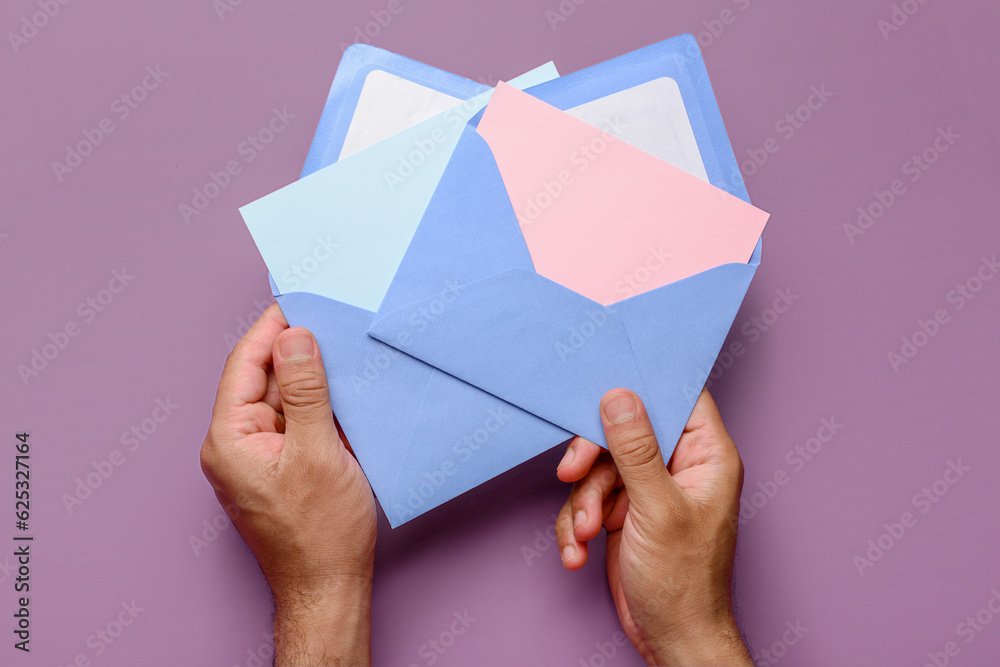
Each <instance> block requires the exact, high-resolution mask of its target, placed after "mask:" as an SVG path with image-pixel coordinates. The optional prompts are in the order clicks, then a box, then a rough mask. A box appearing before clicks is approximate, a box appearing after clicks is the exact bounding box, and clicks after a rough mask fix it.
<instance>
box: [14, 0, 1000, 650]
mask: <svg viewBox="0 0 1000 667" xmlns="http://www.w3.org/2000/svg"><path fill="white" fill-rule="evenodd" d="M390 8H392V10H393V11H395V13H393V11H390ZM46 11H47V12H48V13H46ZM0 25H2V26H3V28H4V33H5V35H6V37H5V44H4V45H3V46H2V47H0V50H2V51H3V53H2V55H0V83H2V87H3V99H4V102H3V105H2V107H0V114H2V118H3V121H4V122H3V129H4V139H3V151H2V170H3V171H2V174H0V176H2V183H3V186H2V190H0V192H2V195H0V196H2V206H0V211H2V215H0V276H2V280H0V284H2V285H3V287H2V290H3V297H4V298H3V303H4V317H5V322H4V324H3V329H2V330H3V346H2V348H0V368H2V369H3V372H2V373H0V391H2V394H0V395H2V398H3V401H2V404H3V409H2V411H0V415H2V419H0V429H3V431H2V432H0V437H2V438H3V439H4V440H3V442H6V443H8V444H5V445H4V449H3V450H0V457H6V461H7V462H6V463H0V467H2V468H3V469H4V470H6V471H7V472H6V473H5V475H6V476H7V479H5V480H3V481H2V482H0V491H2V490H4V489H8V490H9V491H3V493H2V495H0V497H2V498H6V500H2V501H0V516H6V517H7V521H6V522H3V523H0V543H3V544H7V545H8V546H4V547H2V548H0V554H4V555H0V617H2V618H3V619H6V620H4V621H0V632H2V634H0V636H3V637H5V638H6V639H5V640H4V641H3V643H2V645H0V663H2V664H5V665H6V664H26V665H69V664H72V663H73V662H74V660H77V659H78V656H79V655H81V654H82V655H83V656H85V658H86V660H89V661H90V663H91V664H93V665H115V666H121V665H144V666H153V667H158V666H160V665H164V666H167V665H212V666H220V665H221V666H225V667H230V666H247V667H250V666H252V665H256V664H260V663H262V662H263V663H266V662H267V660H268V659H269V658H268V655H267V654H268V653H269V652H270V646H269V644H268V643H267V642H268V641H269V639H267V640H266V639H265V637H267V638H269V636H270V635H269V628H270V625H269V623H270V612H271V608H270V600H269V595H268V591H267V588H266V586H265V584H264V581H263V579H262V578H261V576H260V574H259V572H258V570H257V567H256V564H255V562H254V560H253V557H252V555H251V554H250V553H249V551H248V550H247V549H246V547H245V546H244V544H243V542H242V540H241V539H240V537H239V535H238V534H237V533H236V531H235V530H234V529H233V528H232V526H231V525H230V524H229V523H228V520H225V519H224V516H223V513H222V510H221V509H220V508H219V507H218V505H217V502H216V500H215V497H214V495H213V494H212V492H211V489H210V488H209V486H208V484H207V483H206V482H205V480H204V479H203V477H202V474H201V471H200V469H199V465H198V450H199V448H200V445H201V442H202V439H203V437H204V434H205V429H206V427H207V424H208V421H209V418H210V414H211V406H212V401H213V398H214V394H215V387H216V384H217V381H218V378H219V374H220V371H221V368H222V364H223V362H224V360H225V357H226V354H227V353H228V351H229V350H230V348H231V344H232V342H233V341H234V340H235V338H236V337H238V335H239V334H240V333H241V332H242V331H243V330H244V329H245V323H246V322H248V321H252V320H253V319H254V318H255V317H256V315H257V314H258V313H259V311H260V309H261V308H262V307H265V306H266V304H267V303H268V302H269V301H270V300H271V297H270V290H269V289H268V283H267V277H266V270H265V267H264V265H263V263H262V262H261V260H260V258H259V256H258V254H257V252H256V249H255V248H254V245H253V242H252V241H251V239H250V235H249V234H248V233H247V232H246V230H245V228H244V226H243V223H242V221H241V219H240V216H239V213H238V212H237V207H238V206H239V205H242V204H244V203H246V202H249V201H251V200H253V199H256V198H257V197H259V196H261V195H263V194H266V193H268V192H270V191H272V190H274V189H276V188H278V187H280V186H282V185H285V184H287V183H288V182H290V181H292V180H294V179H295V178H296V177H297V174H298V172H299V170H300V168H301V166H302V163H303V161H304V159H305V156H306V152H307V150H308V147H309V142H310V140H311V138H312V135H313V131H314V130H315V127H316V123H317V121H318V119H319V114H320V112H321V110H322V106H323V102H324V100H325V96H326V93H327V90H328V87H329V84H330V81H331V79H332V77H333V73H334V71H335V69H336V66H337V63H338V61H339V59H340V55H341V53H342V50H343V48H344V46H346V44H347V43H350V42H352V41H355V40H356V39H358V36H359V35H362V36H365V39H366V40H370V41H372V42H373V43H375V44H376V45H378V46H382V47H384V48H388V49H390V50H393V51H396V52H399V53H402V54H405V55H407V56H409V57H412V58H416V59H418V60H422V61H424V62H428V63H430V64H432V65H435V66H438V67H441V68H444V69H448V70H451V71H453V72H455V73H457V74H461V75H463V76H466V77H469V78H473V79H478V80H482V81H484V82H486V83H490V84H492V83H495V81H496V80H498V79H505V78H509V77H511V76H514V75H516V74H517V73H520V72H522V71H526V70H528V69H530V68H532V67H534V66H536V65H538V64H539V63H542V62H545V61H547V60H549V59H553V60H555V61H556V64H557V65H558V66H559V68H560V70H561V71H563V72H571V71H574V70H576V69H579V68H581V67H585V66H587V65H591V64H594V63H596V62H599V61H602V60H606V59H608V58H611V57H614V56H616V55H619V54H622V53H625V52H627V51H631V50H634V49H636V48H639V47H641V46H644V45H646V44H649V43H652V42H655V41H659V40H661V39H664V38H666V37H670V36H672V35H675V34H679V33H682V32H693V33H695V34H696V36H698V38H699V41H700V42H701V44H702V46H703V50H704V54H705V59H706V62H707V64H708V69H709V72H710V74H711V76H712V81H713V85H714V87H715V91H716V95H717V97H718V99H719V104H720V106H721V108H722V111H723V115H724V117H725V119H726V123H727V127H728V129H729V132H730V135H731V138H732V141H733V146H734V149H735V151H736V153H737V155H738V158H739V160H740V162H741V165H742V169H743V172H744V175H745V178H746V181H747V185H748V187H749V190H750V193H751V196H752V197H753V200H754V203H755V204H756V205H758V206H760V207H761V208H763V209H765V210H767V211H769V212H771V213H772V218H771V222H770V223H769V225H768V229H767V231H766V233H765V237H766V239H765V247H764V256H763V261H762V264H761V268H760V270H759V272H758V274H757V277H756V280H755V282H754V284H753V286H752V287H751V289H750V293H749V295H748V297H747V300H746V302H745V303H744V306H743V309H742V311H741V312H740V315H739V316H738V317H737V318H736V324H735V325H734V328H733V331H732V333H731V335H730V339H729V343H727V346H726V348H727V349H730V346H732V345H734V344H736V343H740V344H741V345H739V346H736V348H735V349H736V351H738V352H741V354H739V355H738V356H736V355H728V354H726V353H724V354H723V355H722V357H721V358H720V362H719V365H718V366H717V368H716V370H715V372H714V373H713V379H712V380H711V383H712V384H711V389H712V391H713V393H714V395H715V396H716V399H717V401H718V402H719V405H720V407H721V409H722V412H723V416H724V417H725V419H726V423H727V425H728V427H729V429H730V431H731V432H732V434H733V436H734V438H735V440H736V442H737V444H738V445H739V447H740V451H741V453H742V455H743V459H744V462H745V465H746V484H745V488H744V495H743V498H744V500H745V502H746V503H747V504H746V507H747V509H746V511H745V513H744V518H746V519H747V520H746V523H745V525H744V526H743V527H742V528H741V534H740V546H739V553H738V558H737V566H736V589H737V593H738V600H737V603H738V606H739V608H740V611H741V616H742V620H743V624H744V626H745V629H746V632H747V635H748V637H749V640H750V641H751V643H752V646H753V648H754V649H755V651H757V652H758V661H759V663H760V664H777V663H778V662H781V663H784V664H795V665H885V664H914V665H922V664H925V663H927V662H929V661H930V660H931V659H932V658H931V656H936V659H937V660H939V661H940V660H941V659H942V657H941V656H942V655H943V654H944V653H945V652H946V651H947V650H949V646H948V645H949V642H954V646H952V647H950V648H951V652H952V655H951V656H950V657H948V660H949V661H950V662H951V663H952V664H964V665H980V664H990V662H991V660H995V656H996V655H997V654H998V653H1000V623H990V621H991V620H992V619H993V612H992V611H991V610H990V609H989V606H988V603H990V600H991V598H993V597H994V596H996V597H997V598H1000V594H998V593H996V592H995V591H997V590H1000V573H998V571H997V568H996V563H997V561H998V556H1000V553H998V552H1000V539H998V537H997V529H996V526H997V507H998V506H1000V486H998V485H997V484H996V479H995V477H994V471H995V470H996V467H997V464H998V463H1000V453H998V448H997V435H996V433H997V425H998V417H997V404H998V399H1000V389H998V379H997V362H998V356H1000V355H998V352H997V343H996V341H997V333H996V331H997V327H998V325H1000V316H998V313H1000V280H997V279H993V278H995V273H996V272H997V271H1000V266H997V265H996V264H995V262H994V261H993V258H994V256H995V255H997V254H1000V227H998V225H997V212H996V206H995V203H994V201H995V191H996V182H997V177H998V175H1000V173H998V172H1000V169H998V167H997V158H998V148H1000V140H998V134H997V129H996V127H997V125H996V108H997V102H998V101H1000V99H998V94H997V92H996V91H997V90H1000V85H998V84H1000V75H998V69H997V62H998V61H1000V58H998V49H997V46H996V44H997V42H996V34H997V32H998V29H1000V7H998V6H997V4H996V3H989V2H982V1H980V2H974V1H971V0H967V1H964V2H951V3H944V2H939V3H926V4H921V3H918V2H915V1H913V0H906V1H905V2H897V3H895V5H894V4H893V3H892V2H882V1H878V2H872V1H871V0H865V1H862V0H845V1H844V2H841V3H838V4H837V5H836V6H834V5H829V4H823V3H802V2H800V3H793V2H781V3H765V2H759V1H758V0H735V1H730V0H716V1H713V2H675V3H663V2H654V1H648V2H639V1H631V0H621V1H619V2H607V1H606V0H605V1H601V0H588V1H587V2H582V3H578V2H569V1H568V0H567V1H565V2H562V3H560V2H558V1H557V0H552V1H551V2H527V1H522V0H511V1H510V2H505V3H495V2H494V3H487V2H466V3H446V2H442V1H440V0H426V1H423V2H419V3H417V2H413V1H412V0H400V2H398V3H397V2H365V3H360V2H359V3H350V4H348V3H305V4H301V3H262V2H252V1H244V2H239V3H237V2H236V0H217V1H216V2H210V1H209V0H201V1H199V2H175V3H158V4H146V3H129V2H123V1H122V0H107V1H105V2H101V3H67V4H61V3H59V2H54V1H53V2H46V1H45V0H42V2H38V1H29V0H13V1H11V2H7V3H5V5H4V8H3V10H2V18H0ZM366 30H367V35H366V33H365V31H366ZM359 31H360V32H359ZM123 96H125V97H124V98H123ZM810 104H811V108H810V106H809V105H810ZM81 143H82V144H83V146H84V147H83V148H82V149H80V150H77V151H76V155H75V156H74V155H67V150H68V149H67V146H73V147H76V146H78V145H79V144H81ZM84 153H86V154H84ZM915 156H916V159H915ZM918 161H919V162H918ZM57 162H58V163H60V164H54V163H57ZM196 190H197V193H196ZM182 205H183V206H184V207H189V208H183V207H182ZM859 207H860V208H861V210H862V211H865V212H866V213H865V215H864V216H861V220H860V221H859V216H860V214H859ZM845 225H848V226H847V227H845ZM852 226H853V227H852ZM69 332H72V333H69ZM904 338H905V339H906V340H904ZM36 353H37V355H36ZM890 355H897V356H890ZM33 363H34V364H35V366H34V367H32V364H33ZM19 367H23V368H24V369H31V371H32V372H25V371H24V370H19ZM595 409H596V406H595ZM831 424H832V426H831ZM20 431H28V432H30V433H31V446H32V450H31V451H32V454H31V456H32V459H31V465H32V499H33V501H34V502H33V504H32V519H31V529H30V531H28V532H29V533H30V534H33V535H34V536H35V541H34V542H33V544H32V550H33V551H32V570H31V577H32V580H31V585H32V606H31V613H32V616H31V628H32V639H31V647H32V651H31V653H30V655H25V654H22V653H21V652H19V651H15V650H14V648H13V643H14V638H13V633H12V630H13V627H14V619H13V616H12V614H13V612H14V605H15V592H14V590H13V585H14V578H15V577H16V576H17V574H16V571H15V569H14V566H15V559H14V557H13V546H10V545H12V544H13V542H12V541H11V538H12V537H13V535H14V534H15V533H16V532H19V531H17V530H16V529H15V526H14V521H15V517H14V506H13V505H14V500H13V482H14V479H13V478H14V474H13V473H14V469H13V457H14V445H13V443H14V442H15V441H14V434H15V433H17V432H20ZM114 452H118V454H114ZM558 458H559V453H558V452H552V453H550V454H547V455H545V456H543V457H540V458H539V459H536V460H534V461H532V462H529V463H527V464H525V465H523V466H521V467H520V468H518V469H516V470H514V471H512V472H511V473H508V474H506V475H504V476H503V477H501V478H500V479H498V480H495V481H494V482H491V483H490V484H488V485H486V486H485V487H481V488H480V489H477V490H475V491H474V492H472V493H471V494H470V495H469V496H466V497H465V499H464V500H463V501H462V502H458V503H451V504H449V505H447V506H445V507H443V508H441V509H439V510H436V511H434V512H432V513H430V514H428V515H426V516H424V517H421V518H420V519H418V520H416V521H414V522H413V523H412V524H408V525H406V526H404V527H403V528H401V529H399V530H396V531H392V532H390V531H389V530H388V527H387V526H386V525H385V524H384V522H383V524H382V525H381V527H380V528H381V531H380V538H379V539H380V544H379V551H378V556H377V571H376V585H375V600H374V605H375V612H374V656H375V662H376V664H378V665H403V666H409V665H431V664H435V665H439V666H443V667H449V666H457V665H470V664H476V665H505V666H506V665H566V666H567V667H575V666H577V665H600V664H608V665H623V666H624V665H629V666H632V665H640V664H641V662H642V661H641V660H640V658H639V657H638V655H637V654H636V653H635V652H634V651H633V650H632V649H631V648H628V647H626V648H621V647H617V646H615V645H614V638H615V635H616V633H618V632H620V628H619V626H618V621H617V618H616V615H615V612H614V607H613V605H612V602H611V599H610V596H609V594H608V592H607V588H606V584H605V579H604V572H603V567H602V565H603V549H594V550H593V551H592V554H593V555H592V559H593V560H592V562H591V563H590V564H588V566H587V567H586V568H585V569H584V570H583V571H582V572H577V573H567V572H563V571H562V568H561V565H560V562H559V556H558V554H557V549H556V548H555V547H554V544H553V541H552V540H551V538H550V537H549V535H550V534H551V533H550V530H551V526H552V523H553V519H552V516H553V514H554V513H555V512H557V511H558V509H559V507H560V506H561V503H562V501H563V499H564V496H565V493H566V491H567V488H565V487H564V486H563V485H562V484H560V483H559V482H558V481H557V480H556V479H555V475H554V470H555V465H556V463H557V461H558ZM112 460H113V461H117V462H118V465H116V464H115V463H113V462H112ZM949 470H951V471H952V472H947V471H949ZM956 470H959V471H961V472H960V473H959V472H955V471H956ZM780 482H784V483H780ZM925 489H926V491H925ZM904 513H910V514H911V515H912V521H907V522H906V523H908V524H910V525H909V527H907V526H903V525H902V524H900V522H901V517H902V515H903V514H904ZM213 524H214V525H213ZM895 524H900V526H897V525H895ZM869 541H871V543H869ZM992 604H993V607H994V608H996V606H997V602H996V601H994V602H993V603H992ZM983 610H985V611H983ZM455 614H457V615H458V616H459V617H464V619H465V622H464V623H458V624H453V622H454V621H456V617H455ZM977 614H978V620H976V616H977ZM970 616H971V617H972V618H973V621H972V622H971V623H970V622H969V621H967V620H966V619H967V618H968V617H970ZM472 619H474V620H472ZM126 621H127V624H124V623H125V622H126ZM120 623H121V624H122V625H119V624H120ZM453 628H456V629H457V628H460V629H462V632H461V634H453ZM790 628H795V629H796V631H794V632H793V631H791V630H790ZM432 642H433V643H432ZM602 651H603V652H604V654H607V653H611V652H613V655H611V656H610V657H607V656H605V655H603V654H602ZM761 651H768V653H767V654H766V655H765V654H763V653H761ZM255 652H256V653H258V654H259V655H260V656H261V657H254V656H253V653H255ZM928 654H930V656H929V655H928ZM931 664H933V663H931Z"/></svg>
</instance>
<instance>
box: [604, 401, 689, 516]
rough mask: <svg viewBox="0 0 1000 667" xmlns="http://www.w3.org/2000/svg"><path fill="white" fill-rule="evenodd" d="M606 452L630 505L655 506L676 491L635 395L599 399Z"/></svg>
mask: <svg viewBox="0 0 1000 667" xmlns="http://www.w3.org/2000/svg"><path fill="white" fill-rule="evenodd" d="M601 421H602V422H603V424H604V435H605V437H606V438H607V441H608V449H609V450H610V452H611V457H612V458H613V459H614V461H615V466H616V467H617V468H618V474H620V475H621V477H622V480H623V481H624V482H625V488H626V489H628V495H629V499H630V501H631V503H632V504H633V505H644V504H646V503H657V504H658V501H659V500H662V498H663V496H664V495H665V494H670V493H673V492H677V491H679V489H678V488H671V487H676V484H677V483H676V482H675V481H674V480H673V479H672V478H671V477H670V474H669V473H668V472H667V468H666V466H665V465H664V463H663V454H662V453H661V452H660V444H659V443H658V442H657V441H656V434H655V433H653V425H652V423H650V421H649V415H648V414H646V409H645V407H644V406H643V404H642V401H641V400H640V399H639V397H638V396H636V395H635V393H633V392H631V391H629V390H627V389H613V390H611V391H609V392H608V393H607V394H605V395H604V398H603V399H602V400H601Z"/></svg>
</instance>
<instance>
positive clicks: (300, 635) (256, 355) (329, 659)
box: [201, 304, 376, 667]
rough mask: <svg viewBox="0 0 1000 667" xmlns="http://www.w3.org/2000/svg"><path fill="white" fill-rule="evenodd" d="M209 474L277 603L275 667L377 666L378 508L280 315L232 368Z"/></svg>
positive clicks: (318, 373)
mask: <svg viewBox="0 0 1000 667" xmlns="http://www.w3.org/2000/svg"><path fill="white" fill-rule="evenodd" d="M201 465H202V470H203V471H204V473H205V476H206V477H207V478H208V480H209V481H210V482H211V484H212V487H213V488H214V489H215V494H216V496H217V497H218V498H219V502H220V503H222V506H223V507H224V508H225V509H226V511H227V513H228V514H229V516H230V517H231V518H232V520H233V523H234V524H235V525H236V528H237V529H238V530H239V532H240V535H242V536H243V539H244V540H246V543H247V544H248V545H249V547H250V549H251V550H252V551H253V553H254V555H255V556H256V557H257V562H258V563H259V564H260V568H261V570H262V571H263V573H264V576H265V577H266V578H267V582H268V584H269V585H270V586H271V591H272V593H273V594H274V602H275V616H274V635H275V637H274V638H275V656H276V662H275V664H276V665H277V666H278V667H291V666H299V665H310V666H311V667H323V666H326V665H341V664H350V665H368V664H370V662H371V649H370V632H371V630H370V624H371V621H370V619H371V582H372V561H373V558H374V548H375V532H376V513H375V499H374V497H373V496H372V492H371V488H370V487H369V485H368V481H367V480H366V478H365V476H364V474H363V473H362V471H361V467H360V466H359V465H358V462H357V461H356V460H355V459H354V456H353V455H352V453H351V452H350V451H349V449H348V447H347V446H346V443H345V442H344V441H343V440H342V439H341V437H340V435H339V433H338V431H337V427H336V425H335V423H334V419H333V413H332V411H331V409H330V397H329V390H328V387H327V379H326V372H325V371H324V369H323V362H322V359H321V358H320V352H319V347H318V345H317V344H316V340H315V338H314V337H313V335H312V334H311V333H310V332H309V331H308V330H306V329H302V328H295V329H289V328H288V323H287V322H286V321H285V318H284V316H283V315H282V314H281V310H280V309H279V308H278V306H277V304H273V305H271V306H270V307H269V308H268V309H267V310H266V311H265V312H264V314H263V315H262V316H261V318H260V319H259V320H258V321H257V322H256V323H255V324H254V325H253V326H252V327H251V328H250V331H249V332H247V334H246V335H245V336H244V337H243V338H242V339H241V340H240V341H239V342H238V343H237V345H236V347H235V349H234V350H233V352H232V354H230V355H229V359H228V360H227V361H226V366H225V369H224V370H223V373H222V380H221V381H220V382H219V391H218V395H217V397H216V401H215V407H214V409H213V411H212V423H211V425H210V426H209V430H208V436H207V437H206V438H205V444H204V445H203V446H202V450H201Z"/></svg>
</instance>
